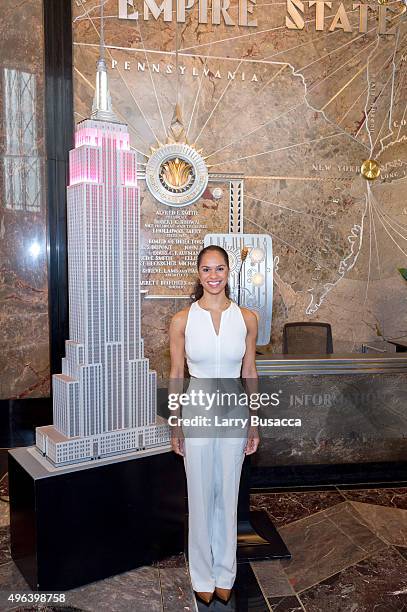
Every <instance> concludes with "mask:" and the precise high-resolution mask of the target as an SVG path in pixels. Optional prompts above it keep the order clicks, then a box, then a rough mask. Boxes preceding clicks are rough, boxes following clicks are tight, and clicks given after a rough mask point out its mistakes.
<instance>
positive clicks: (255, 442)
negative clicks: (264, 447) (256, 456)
mask: <svg viewBox="0 0 407 612" xmlns="http://www.w3.org/2000/svg"><path fill="white" fill-rule="evenodd" d="M259 443H260V437H259V429H258V427H254V426H253V425H252V426H251V427H249V431H248V433H247V442H246V446H245V449H244V454H245V455H253V453H255V452H256V450H257V449H258V446H259Z"/></svg>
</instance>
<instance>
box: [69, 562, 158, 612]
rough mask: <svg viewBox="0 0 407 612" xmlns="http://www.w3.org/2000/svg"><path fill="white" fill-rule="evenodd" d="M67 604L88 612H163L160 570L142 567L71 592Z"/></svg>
mask: <svg viewBox="0 0 407 612" xmlns="http://www.w3.org/2000/svg"><path fill="white" fill-rule="evenodd" d="M67 603H69V605H72V606H77V607H78V608H81V609H84V610H87V611H89V612H122V611H130V610H131V611H133V612H145V611H146V610H149V611H150V612H162V604H161V590H160V581H159V570H158V569H155V568H152V567H140V568H138V569H135V570H132V571H130V572H126V573H124V574H119V575H118V576H113V577H112V578H107V579H106V580H99V581H98V582H93V583H91V584H88V585H86V586H83V587H79V588H77V589H72V590H70V591H69V592H68V594H67Z"/></svg>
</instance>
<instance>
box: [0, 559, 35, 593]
mask: <svg viewBox="0 0 407 612" xmlns="http://www.w3.org/2000/svg"><path fill="white" fill-rule="evenodd" d="M0 591H6V592H7V591H9V592H10V591H11V592H16V591H25V592H28V591H31V588H30V587H29V585H28V584H27V583H26V581H25V580H24V578H23V577H22V575H21V574H20V572H19V570H18V568H17V566H16V564H15V563H14V561H10V562H9V563H5V564H4V565H0Z"/></svg>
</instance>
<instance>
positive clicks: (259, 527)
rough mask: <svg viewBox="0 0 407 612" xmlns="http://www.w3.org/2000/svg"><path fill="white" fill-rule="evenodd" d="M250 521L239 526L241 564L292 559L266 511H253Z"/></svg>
mask: <svg viewBox="0 0 407 612" xmlns="http://www.w3.org/2000/svg"><path fill="white" fill-rule="evenodd" d="M249 516H250V520H241V521H239V522H238V526H237V560H238V562H239V563H244V562H249V561H261V560H265V559H291V553H290V551H289V550H288V548H287V546H286V545H285V544H284V541H283V539H282V538H281V536H280V534H279V533H278V531H277V529H276V528H275V526H274V524H273V522H272V521H271V519H270V517H269V516H268V514H267V512H266V511H265V510H252V511H251V512H250V513H249Z"/></svg>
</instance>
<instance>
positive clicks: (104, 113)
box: [91, 0, 118, 122]
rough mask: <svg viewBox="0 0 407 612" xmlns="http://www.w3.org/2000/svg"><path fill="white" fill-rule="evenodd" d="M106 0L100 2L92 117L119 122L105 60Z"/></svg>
mask: <svg viewBox="0 0 407 612" xmlns="http://www.w3.org/2000/svg"><path fill="white" fill-rule="evenodd" d="M105 1H106V0H101V3H100V40H99V59H98V60H97V62H96V89H95V97H94V98H93V105H92V115H91V116H92V119H99V120H100V121H113V122H118V119H117V117H116V115H115V114H114V112H113V109H112V98H111V96H110V92H109V82H108V75H107V66H106V60H105V49H106V47H105V20H104V11H103V9H104V4H105Z"/></svg>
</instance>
